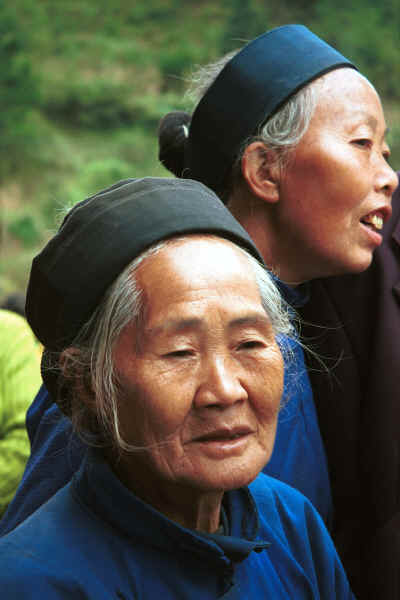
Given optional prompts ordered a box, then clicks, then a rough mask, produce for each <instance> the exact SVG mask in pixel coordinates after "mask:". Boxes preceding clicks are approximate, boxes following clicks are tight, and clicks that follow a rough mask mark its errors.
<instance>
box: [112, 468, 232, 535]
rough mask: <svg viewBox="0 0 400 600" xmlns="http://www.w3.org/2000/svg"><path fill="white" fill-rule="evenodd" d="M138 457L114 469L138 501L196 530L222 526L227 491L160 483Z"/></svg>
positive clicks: (214, 529) (208, 531) (209, 530)
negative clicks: (141, 463) (221, 516)
mask: <svg viewBox="0 0 400 600" xmlns="http://www.w3.org/2000/svg"><path fill="white" fill-rule="evenodd" d="M138 462H139V461H137V460H135V458H132V457H127V458H122V459H121V460H120V461H118V462H115V461H114V462H113V463H111V466H112V468H113V470H114V472H115V474H116V475H117V477H118V478H119V479H120V480H121V481H122V483H123V484H124V485H125V486H126V487H127V488H128V489H129V490H130V491H131V492H133V493H134V494H135V495H136V496H138V498H140V499H141V500H143V501H144V502H146V503H147V504H149V505H150V506H152V507H153V508H155V509H156V510H158V511H159V512H160V513H162V514H163V515H164V516H166V517H167V518H168V519H171V521H175V522H176V523H179V525H182V526H183V527H186V528H187V529H193V530H196V531H203V532H205V533H214V532H215V531H217V529H218V527H219V525H220V514H221V504H222V498H223V495H224V492H223V491H221V490H218V491H202V490H198V489H197V488H194V487H190V486H186V485H182V484H179V483H175V482H169V481H164V480H159V479H158V478H157V477H155V476H154V475H153V473H152V472H151V471H150V469H149V467H148V466H142V465H140V464H138Z"/></svg>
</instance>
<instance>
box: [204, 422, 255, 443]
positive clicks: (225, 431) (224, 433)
mask: <svg viewBox="0 0 400 600" xmlns="http://www.w3.org/2000/svg"><path fill="white" fill-rule="evenodd" d="M251 433H252V429H251V428H250V427H248V426H240V427H234V428H232V429H231V428H225V427H224V428H221V429H216V430H214V431H211V432H209V433H206V434H204V435H201V436H199V437H196V438H195V439H194V440H193V441H195V442H231V441H235V440H238V439H241V438H243V437H246V436H248V435H250V434H251Z"/></svg>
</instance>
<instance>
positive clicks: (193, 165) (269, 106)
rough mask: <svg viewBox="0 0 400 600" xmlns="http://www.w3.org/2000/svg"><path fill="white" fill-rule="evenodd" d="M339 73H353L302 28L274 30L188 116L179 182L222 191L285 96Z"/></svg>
mask: <svg viewBox="0 0 400 600" xmlns="http://www.w3.org/2000/svg"><path fill="white" fill-rule="evenodd" d="M340 67H352V68H355V67H354V65H352V64H351V63H350V61H349V60H347V58H345V57H344V56H342V55H341V54H340V53H339V52H337V51H336V50H335V49H334V48H332V47H331V46H329V45H328V44H327V43H326V42H324V41H323V40H321V39H320V38H319V37H318V36H316V35H315V34H314V33H312V32H311V31H310V30H309V29H307V27H304V26H303V25H284V26H283V27H278V28H277V29H273V30H271V31H268V32H267V33H264V34H263V35H261V36H259V37H258V38H256V39H255V40H253V41H252V42H250V43H249V44H247V45H246V46H245V47H244V48H243V49H242V50H240V52H238V54H236V55H235V56H234V57H233V58H232V60H230V61H229V62H228V63H227V64H226V65H225V67H224V68H223V69H222V71H221V72H220V73H219V75H218V76H217V78H216V79H215V81H214V82H213V83H212V84H211V86H210V87H209V89H208V90H207V92H206V93H205V95H204V96H203V98H202V99H201V100H200V102H199V104H198V106H197V108H196V110H195V111H194V113H193V117H192V121H191V125H190V129H189V137H188V140H187V143H186V150H185V169H184V171H183V176H185V177H191V178H192V179H197V180H198V181H201V182H203V183H204V184H206V185H208V186H209V187H210V188H211V189H213V190H215V191H221V190H220V188H221V185H222V184H223V182H224V180H225V177H226V175H227V174H228V172H229V170H230V168H231V167H232V165H233V162H234V160H235V158H236V157H237V155H238V153H239V151H240V148H241V146H242V144H243V143H244V142H245V141H246V139H248V138H249V137H250V136H252V135H254V134H255V133H256V132H257V130H258V129H259V127H260V126H261V125H262V124H263V123H265V121H266V120H267V119H268V118H269V117H271V116H272V115H273V114H274V113H275V112H276V111H277V110H278V109H279V108H280V107H281V106H282V104H284V103H285V102H286V101H287V100H288V99H289V98H290V96H292V95H293V94H295V93H296V92H298V91H299V90H300V89H301V88H302V87H304V86H306V85H307V84H308V83H310V82H311V81H312V80H313V79H316V78H317V77H320V76H321V75H324V74H325V73H327V72H329V71H332V70H333V69H338V68H340ZM167 168H168V167H167Z"/></svg>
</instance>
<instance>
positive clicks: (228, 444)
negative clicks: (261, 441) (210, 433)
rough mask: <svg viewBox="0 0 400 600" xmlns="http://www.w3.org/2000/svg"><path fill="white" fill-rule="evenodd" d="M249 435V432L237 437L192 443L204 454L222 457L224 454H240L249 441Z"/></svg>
mask: <svg viewBox="0 0 400 600" xmlns="http://www.w3.org/2000/svg"><path fill="white" fill-rule="evenodd" d="M250 436H251V434H249V433H248V434H245V435H241V436H240V437H237V438H231V439H226V438H220V439H212V440H199V441H194V442H193V443H194V444H195V445H196V446H198V447H199V448H200V449H201V451H202V452H204V453H205V454H207V455H209V456H211V457H213V458H223V457H226V456H235V455H240V454H241V453H242V452H243V450H244V449H245V448H246V446H247V444H248V443H249V440H250Z"/></svg>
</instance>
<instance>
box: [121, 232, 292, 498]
mask: <svg viewBox="0 0 400 600" xmlns="http://www.w3.org/2000/svg"><path fill="white" fill-rule="evenodd" d="M138 281H139V284H140V286H141V287H142V289H143V290H144V293H145V303H146V310H145V319H144V323H143V325H142V326H141V328H140V339H141V342H140V344H139V346H138V345H137V344H136V336H137V333H138V332H137V331H136V330H135V326H134V325H132V324H131V325H128V326H127V327H126V328H125V330H123V332H122V334H121V336H120V338H119V341H118V342H117V344H116V347H115V351H114V361H115V365H116V367H117V371H118V374H119V377H120V380H121V385H122V388H123V397H122V399H121V402H120V411H119V415H120V420H121V424H122V427H123V435H124V437H125V439H126V441H128V442H129V443H131V444H134V445H136V446H140V447H144V448H146V450H143V451H141V452H135V453H134V454H132V455H130V457H128V460H131V461H132V473H133V477H134V480H135V482H136V484H137V485H138V486H140V484H141V482H140V481H137V477H139V478H140V477H141V475H140V474H141V473H143V474H144V475H143V477H144V478H145V479H146V486H149V485H152V482H154V485H156V486H157V485H158V486H159V485H160V483H161V485H162V484H163V483H168V484H171V483H172V484H175V483H176V484H179V485H180V486H182V485H183V486H189V487H190V488H192V489H193V488H195V489H199V490H203V491H208V490H226V489H233V488H236V487H240V486H242V485H245V484H247V483H249V482H250V481H251V480H252V479H254V478H255V477H256V476H257V474H258V473H259V471H260V470H261V469H262V467H263V466H264V465H265V463H266V462H267V460H268V459H269V457H270V455H271V452H272V448H273V443H274V437H275V429H276V421H277V412H278V408H279V402H280V397H281V393H282V382H283V363H282V357H281V354H280V351H279V348H278V346H277V344H276V341H275V337H274V333H273V331H272V328H271V323H270V321H269V319H268V317H267V315H266V313H265V311H264V309H263V307H262V305H261V301H260V296H259V291H258V287H257V284H256V282H255V278H254V275H253V270H252V267H251V266H250V265H249V263H248V260H247V259H246V257H245V256H243V255H242V253H240V252H239V251H238V250H237V249H236V248H235V247H234V245H233V244H231V243H230V242H228V241H224V240H216V239H215V238H214V239H213V238H211V239H210V238H208V239H207V237H205V236H203V237H199V236H195V237H193V238H191V239H189V240H188V239H186V240H180V241H176V242H175V243H173V244H172V245H169V246H167V247H166V248H164V249H162V250H161V251H159V252H158V253H157V254H155V255H154V256H151V257H149V258H147V259H146V260H145V261H144V262H143V263H142V265H141V266H140V268H139V272H138Z"/></svg>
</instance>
